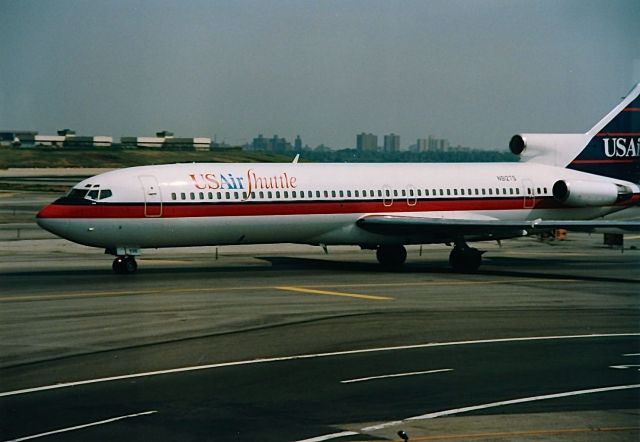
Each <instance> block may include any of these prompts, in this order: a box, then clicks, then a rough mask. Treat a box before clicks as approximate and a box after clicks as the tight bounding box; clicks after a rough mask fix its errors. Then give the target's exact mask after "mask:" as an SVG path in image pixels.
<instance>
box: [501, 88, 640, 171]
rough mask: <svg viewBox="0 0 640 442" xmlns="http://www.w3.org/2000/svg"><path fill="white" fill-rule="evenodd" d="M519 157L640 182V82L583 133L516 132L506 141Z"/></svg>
mask: <svg viewBox="0 0 640 442" xmlns="http://www.w3.org/2000/svg"><path fill="white" fill-rule="evenodd" d="M509 148H510V149H511V151H512V152H513V153H515V154H517V155H520V156H521V158H522V160H524V161H531V162H535V163H541V164H549V165H553V166H559V167H567V168H569V169H574V170H579V171H582V172H587V173H592V174H595V175H602V176H607V177H611V178H617V179H622V180H625V181H631V182H634V183H638V182H640V83H638V84H636V86H635V87H634V88H633V89H632V90H631V92H629V94H628V95H627V97H626V98H625V99H624V100H623V101H622V102H621V103H620V104H619V105H618V106H616V107H615V108H614V109H613V110H612V111H611V112H609V113H608V114H607V115H606V116H605V117H604V118H603V119H602V120H600V121H599V122H598V124H596V125H595V126H593V128H591V130H590V131H589V132H587V133H584V134H519V135H514V136H513V137H512V138H511V142H510V143H509Z"/></svg>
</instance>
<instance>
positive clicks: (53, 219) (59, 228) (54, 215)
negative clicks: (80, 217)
mask: <svg viewBox="0 0 640 442" xmlns="http://www.w3.org/2000/svg"><path fill="white" fill-rule="evenodd" d="M36 222H37V223H38V225H39V226H40V227H41V228H43V229H44V230H46V231H48V232H51V233H53V234H54V235H58V236H62V237H65V236H66V235H65V234H64V233H65V232H66V230H67V225H68V221H67V220H66V219H65V218H64V214H63V213H62V212H61V211H60V206H57V205H55V204H49V205H48V206H45V207H43V208H42V209H40V211H39V212H38V214H37V215H36Z"/></svg>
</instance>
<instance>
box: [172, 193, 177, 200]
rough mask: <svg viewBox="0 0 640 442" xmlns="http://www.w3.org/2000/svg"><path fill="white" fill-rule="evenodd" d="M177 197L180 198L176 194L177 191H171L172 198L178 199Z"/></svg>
mask: <svg viewBox="0 0 640 442" xmlns="http://www.w3.org/2000/svg"><path fill="white" fill-rule="evenodd" d="M176 198H178V195H176V193H175V192H172V193H171V199H172V200H174V201H175V200H176Z"/></svg>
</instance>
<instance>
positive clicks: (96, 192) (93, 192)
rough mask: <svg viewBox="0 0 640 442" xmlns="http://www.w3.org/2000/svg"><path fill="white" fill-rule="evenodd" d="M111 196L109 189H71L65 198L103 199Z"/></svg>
mask: <svg viewBox="0 0 640 442" xmlns="http://www.w3.org/2000/svg"><path fill="white" fill-rule="evenodd" d="M112 196H113V192H112V191H111V189H99V188H93V189H71V191H70V192H69V193H68V194H67V198H74V199H88V200H92V201H96V200H103V199H105V198H110V197H112Z"/></svg>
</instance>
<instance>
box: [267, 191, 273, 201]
mask: <svg viewBox="0 0 640 442" xmlns="http://www.w3.org/2000/svg"><path fill="white" fill-rule="evenodd" d="M267 198H269V199H271V198H273V193H272V192H271V191H269V192H267Z"/></svg>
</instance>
